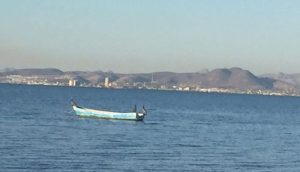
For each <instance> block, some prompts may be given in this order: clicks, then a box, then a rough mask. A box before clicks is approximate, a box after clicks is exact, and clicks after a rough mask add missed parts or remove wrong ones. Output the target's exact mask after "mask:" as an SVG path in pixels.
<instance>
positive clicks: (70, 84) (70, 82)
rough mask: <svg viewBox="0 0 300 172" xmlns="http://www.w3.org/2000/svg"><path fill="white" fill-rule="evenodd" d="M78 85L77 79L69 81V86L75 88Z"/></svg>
mask: <svg viewBox="0 0 300 172" xmlns="http://www.w3.org/2000/svg"><path fill="white" fill-rule="evenodd" d="M76 84H77V81H76V80H75V79H70V80H69V86H71V87H74V86H76Z"/></svg>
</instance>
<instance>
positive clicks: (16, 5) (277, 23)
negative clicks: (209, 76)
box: [0, 0, 300, 74]
mask: <svg viewBox="0 0 300 172" xmlns="http://www.w3.org/2000/svg"><path fill="white" fill-rule="evenodd" d="M5 67H14V68H29V67H39V68H43V67H57V68H60V69H62V70H104V71H106V70H113V71H116V72H128V73H131V72H152V71H174V72H194V71H199V70H202V69H204V68H208V69H214V68H222V67H241V68H244V69H248V70H251V71H252V72H254V73H256V74H261V73H267V72H287V73H300V1H299V0H0V68H5Z"/></svg>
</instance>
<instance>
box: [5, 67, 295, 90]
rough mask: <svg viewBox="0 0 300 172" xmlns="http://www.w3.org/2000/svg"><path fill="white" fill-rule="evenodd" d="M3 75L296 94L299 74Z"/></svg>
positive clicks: (16, 72) (40, 71)
mask: <svg viewBox="0 0 300 172" xmlns="http://www.w3.org/2000/svg"><path fill="white" fill-rule="evenodd" d="M7 75H21V76H45V77H47V79H48V80H53V81H55V80H58V78H57V77H56V76H61V77H59V79H61V80H63V82H65V83H66V82H68V79H76V80H78V81H79V82H80V83H86V84H91V85H99V84H103V83H104V79H105V77H109V81H110V82H114V83H115V84H117V85H134V84H141V83H142V84H143V85H145V84H146V83H148V84H150V83H151V85H153V84H154V85H157V86H159V85H165V86H168V87H172V86H193V87H201V88H229V89H239V90H258V89H261V90H295V89H298V90H300V74H284V73H279V74H265V75H261V76H255V75H254V74H253V73H251V72H250V71H248V70H244V69H241V68H230V69H225V68H223V69H215V70H212V71H209V70H205V71H201V72H195V73H174V72H154V73H136V74H122V73H114V72H111V71H110V72H103V71H92V72H90V71H67V72H63V71H61V70H59V69H55V68H46V69H7V70H5V71H3V72H0V76H1V77H2V81H3V80H5V79H3V78H5V76H7Z"/></svg>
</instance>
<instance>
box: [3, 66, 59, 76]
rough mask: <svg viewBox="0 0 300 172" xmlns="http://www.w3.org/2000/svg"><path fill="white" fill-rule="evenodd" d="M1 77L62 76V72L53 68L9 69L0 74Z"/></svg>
mask: <svg viewBox="0 0 300 172" xmlns="http://www.w3.org/2000/svg"><path fill="white" fill-rule="evenodd" d="M2 75H21V76H35V75H64V72H63V71H61V70H59V69H55V68H45V69H37V68H33V69H10V70H5V71H4V72H2Z"/></svg>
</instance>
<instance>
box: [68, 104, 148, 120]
mask: <svg viewBox="0 0 300 172" xmlns="http://www.w3.org/2000/svg"><path fill="white" fill-rule="evenodd" d="M72 107H73V110H74V111H75V113H76V115H78V116H81V117H94V118H102V119H117V120H134V121H142V120H143V119H144V116H145V115H144V114H143V113H136V112H128V113H123V112H110V111H103V110H94V109H88V108H82V107H77V106H72Z"/></svg>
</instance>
